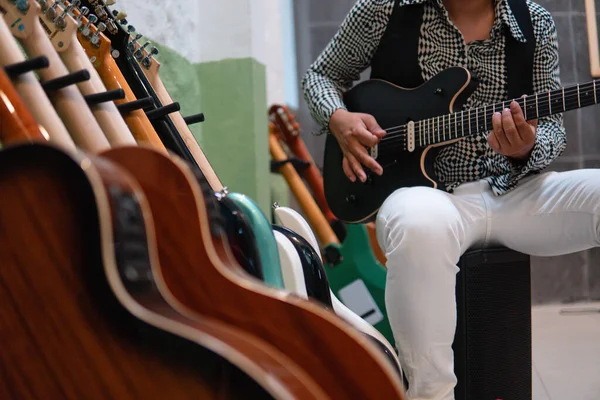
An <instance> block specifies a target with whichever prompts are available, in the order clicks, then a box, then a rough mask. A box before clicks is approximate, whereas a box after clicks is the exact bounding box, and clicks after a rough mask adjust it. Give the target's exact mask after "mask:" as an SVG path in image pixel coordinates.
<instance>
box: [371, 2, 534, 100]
mask: <svg viewBox="0 0 600 400" xmlns="http://www.w3.org/2000/svg"><path fill="white" fill-rule="evenodd" d="M503 1H507V2H508V5H509V7H510V9H511V11H512V13H513V15H514V16H515V19H516V21H517V23H518V25H519V27H520V28H521V31H522V32H523V35H524V36H525V39H526V42H519V41H518V40H516V39H515V38H514V37H513V36H512V35H511V34H510V32H509V30H508V26H506V25H504V27H503V29H504V31H503V32H504V35H505V37H506V48H505V52H506V69H507V79H506V80H507V92H508V97H509V98H517V97H521V95H523V94H533V56H534V51H535V36H534V34H533V25H532V23H531V16H530V14H529V8H528V7H527V0H503ZM422 21H423V4H422V3H421V4H406V5H400V0H395V3H394V11H393V12H392V15H391V16H390V20H389V22H388V26H387V28H386V31H385V33H384V35H383V37H382V38H381V41H380V43H379V46H378V48H377V51H376V52H375V55H374V57H373V59H372V61H371V78H372V79H383V80H386V81H389V82H392V83H394V84H395V85H398V86H401V87H404V88H414V87H417V86H419V85H421V84H423V83H424V82H425V81H424V80H423V77H422V75H421V68H420V67H419V62H418V47H419V37H420V34H421V23H422Z"/></svg>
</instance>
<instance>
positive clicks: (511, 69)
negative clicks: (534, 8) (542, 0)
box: [504, 0, 535, 99]
mask: <svg viewBox="0 0 600 400" xmlns="http://www.w3.org/2000/svg"><path fill="white" fill-rule="evenodd" d="M507 1H508V5H509V7H510V9H511V11H512V13H513V15H514V16H515V19H516V20H517V23H518V24H519V28H521V32H523V35H524V36H525V39H526V42H525V43H523V42H519V41H518V40H517V39H515V38H514V37H513V36H512V35H511V34H510V33H508V32H507V31H506V30H507V29H508V27H507V26H506V25H505V27H504V28H505V37H506V49H505V52H506V70H507V75H508V77H507V86H508V87H507V89H508V97H509V98H510V99H515V98H518V97H521V96H522V95H524V94H533V56H534V53H535V35H534V34H533V24H532V23H531V15H530V14H529V7H527V0H507Z"/></svg>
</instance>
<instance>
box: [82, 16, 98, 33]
mask: <svg viewBox="0 0 600 400" xmlns="http://www.w3.org/2000/svg"><path fill="white" fill-rule="evenodd" d="M96 22H98V17H96V16H95V15H94V14H92V15H90V16H89V18H88V20H87V22H86V23H84V24H82V25H81V27H80V28H79V30H80V31H81V34H82V35H83V36H85V37H89V36H90V33H91V32H92V31H91V29H90V26H91V25H94V24H95V23H96Z"/></svg>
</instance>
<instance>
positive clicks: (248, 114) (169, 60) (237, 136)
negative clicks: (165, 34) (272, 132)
mask: <svg viewBox="0 0 600 400" xmlns="http://www.w3.org/2000/svg"><path fill="white" fill-rule="evenodd" d="M154 45H155V46H156V47H158V49H159V50H160V54H159V55H158V57H157V59H158V60H159V62H160V64H161V67H160V76H161V79H162V81H163V83H164V84H165V86H166V88H167V90H168V91H169V94H170V95H171V97H172V98H173V100H174V101H177V102H179V103H180V104H181V111H182V114H183V115H184V116H187V115H191V114H195V113H198V112H203V113H204V114H205V116H206V121H205V122H203V123H201V124H195V125H192V126H191V127H190V128H191V130H192V132H193V134H194V136H195V138H196V140H197V141H198V143H199V144H200V146H201V147H202V150H203V151H204V153H205V154H206V157H207V158H208V159H209V161H210V163H211V165H212V166H213V168H214V169H215V171H216V173H217V175H218V176H219V178H220V179H221V181H222V182H223V184H224V185H225V186H227V187H229V190H230V191H235V192H239V193H243V194H246V195H248V196H250V197H251V198H252V199H253V200H254V201H256V202H257V203H258V204H259V206H260V207H261V209H262V210H263V211H264V212H265V213H266V215H268V216H270V215H271V205H272V203H273V201H278V202H279V203H280V204H281V205H287V204H288V196H289V195H288V193H287V190H286V189H285V186H284V185H283V183H282V180H281V179H278V178H277V177H272V176H271V175H272V174H270V172H269V171H270V168H269V163H270V155H269V146H268V125H267V94H266V87H267V82H266V68H265V66H264V65H263V64H261V63H259V62H258V61H256V60H255V59H253V58H243V59H226V60H221V61H215V62H208V63H198V64H193V63H190V62H189V61H188V60H187V59H186V58H184V57H182V56H180V55H179V54H177V53H176V52H175V51H173V50H172V49H169V48H168V47H166V46H161V45H158V44H154Z"/></svg>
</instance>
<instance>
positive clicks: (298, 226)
mask: <svg viewBox="0 0 600 400" xmlns="http://www.w3.org/2000/svg"><path fill="white" fill-rule="evenodd" d="M275 215H276V217H277V219H279V221H280V223H281V225H282V226H284V227H286V228H288V229H291V230H292V231H294V232H296V233H297V234H299V235H300V236H302V237H303V238H304V239H305V240H307V241H308V242H309V243H310V245H311V246H312V247H313V249H314V250H315V251H316V252H317V254H318V255H319V258H321V251H320V249H319V242H317V238H316V236H315V234H314V232H313V231H312V229H311V228H310V225H309V224H308V222H306V220H305V219H304V218H303V217H302V216H301V215H300V214H299V213H298V212H297V211H295V210H293V209H291V208H288V207H280V206H277V207H276V208H275ZM274 233H275V239H276V240H277V245H278V250H279V259H280V262H281V269H282V273H283V275H284V285H285V288H286V289H287V290H290V291H291V292H294V293H296V294H298V295H301V296H303V297H305V298H307V297H308V296H307V295H306V286H305V282H304V274H303V271H302V262H301V261H300V257H299V256H298V254H296V251H295V249H294V246H293V245H292V243H291V242H290V241H289V239H287V238H286V237H285V236H284V235H283V234H281V233H279V232H274ZM278 233H279V235H277V234H278ZM280 237H281V238H280ZM280 240H281V241H282V242H283V241H287V242H288V244H289V246H291V247H290V248H291V251H292V252H293V253H294V254H295V257H294V254H291V255H290V254H286V255H282V253H284V252H289V251H290V250H287V249H286V250H283V248H284V247H283V246H280V245H279V242H280ZM296 259H297V260H296ZM290 260H293V261H290ZM321 261H322V258H321ZM291 269H293V270H295V271H290V270H291ZM286 276H290V277H291V276H293V277H294V278H293V279H294V280H293V283H292V278H288V281H289V282H290V286H289V287H288V284H287V282H286ZM298 287H301V289H300V290H301V292H298V291H296V290H297V289H296V288H298ZM302 293H304V295H303V294H302ZM330 293H331V301H332V304H333V309H334V311H335V313H336V314H337V315H338V316H340V317H341V318H342V319H344V320H345V321H346V322H348V323H349V324H350V325H352V326H354V327H355V328H356V329H358V330H359V331H361V332H363V333H366V334H367V335H370V336H372V337H374V338H375V339H377V340H378V341H380V342H381V343H382V344H383V345H384V346H385V347H387V349H388V350H389V351H390V353H391V354H393V355H394V358H395V361H396V364H397V365H398V368H399V369H400V371H401V372H402V367H401V365H400V361H399V360H398V358H397V357H396V350H394V348H393V347H392V345H391V344H390V342H388V341H387V339H386V338H385V337H384V336H383V335H382V334H381V333H380V332H379V331H378V330H377V329H375V328H374V327H373V325H371V324H369V323H368V322H367V321H365V320H364V319H362V318H361V317H360V316H359V315H357V314H356V313H355V312H354V311H352V310H350V309H349V308H348V307H346V306H345V305H344V304H343V303H342V302H341V301H339V300H338V298H337V297H336V296H335V294H334V293H333V292H332V291H331V289H330Z"/></svg>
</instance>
